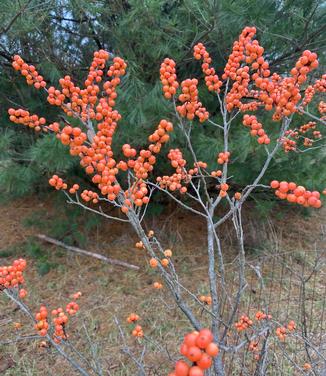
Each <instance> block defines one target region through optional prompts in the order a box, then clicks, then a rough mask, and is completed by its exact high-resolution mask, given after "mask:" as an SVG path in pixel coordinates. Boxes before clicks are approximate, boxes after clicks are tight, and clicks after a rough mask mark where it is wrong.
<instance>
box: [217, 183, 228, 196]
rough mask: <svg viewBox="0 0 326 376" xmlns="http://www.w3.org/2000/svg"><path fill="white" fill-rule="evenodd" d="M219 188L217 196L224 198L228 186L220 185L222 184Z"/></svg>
mask: <svg viewBox="0 0 326 376" xmlns="http://www.w3.org/2000/svg"><path fill="white" fill-rule="evenodd" d="M219 188H220V193H219V195H220V196H221V197H225V196H226V195H227V191H228V190H229V185H228V184H226V183H222V184H220V186H219Z"/></svg>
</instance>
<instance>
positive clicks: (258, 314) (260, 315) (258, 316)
mask: <svg viewBox="0 0 326 376" xmlns="http://www.w3.org/2000/svg"><path fill="white" fill-rule="evenodd" d="M255 318H256V320H258V321H261V320H270V319H271V318H272V315H268V314H266V313H264V312H262V311H257V312H256V314H255Z"/></svg>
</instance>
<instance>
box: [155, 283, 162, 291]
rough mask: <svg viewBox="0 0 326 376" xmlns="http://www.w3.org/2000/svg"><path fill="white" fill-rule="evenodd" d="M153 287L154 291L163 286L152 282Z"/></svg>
mask: <svg viewBox="0 0 326 376" xmlns="http://www.w3.org/2000/svg"><path fill="white" fill-rule="evenodd" d="M153 287H154V289H157V290H160V289H162V288H163V285H162V283H160V282H154V283H153Z"/></svg>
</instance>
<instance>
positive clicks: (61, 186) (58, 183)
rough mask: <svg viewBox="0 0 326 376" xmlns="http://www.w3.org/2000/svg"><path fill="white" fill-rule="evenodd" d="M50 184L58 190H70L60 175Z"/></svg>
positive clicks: (51, 180)
mask: <svg viewBox="0 0 326 376" xmlns="http://www.w3.org/2000/svg"><path fill="white" fill-rule="evenodd" d="M49 184H50V185H51V186H52V187H54V188H55V189H57V190H60V189H63V190H66V189H67V188H68V185H67V184H66V183H65V182H64V181H63V180H62V179H61V178H59V176H58V175H53V176H52V178H51V179H50V180H49Z"/></svg>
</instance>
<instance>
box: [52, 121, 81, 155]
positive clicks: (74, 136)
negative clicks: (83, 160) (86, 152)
mask: <svg viewBox="0 0 326 376" xmlns="http://www.w3.org/2000/svg"><path fill="white" fill-rule="evenodd" d="M57 138H58V139H59V140H60V141H61V142H62V144H63V145H69V146H70V154H71V155H79V154H80V153H81V152H82V150H83V148H82V147H81V146H82V145H83V144H84V142H85V141H86V140H87V136H86V133H84V132H82V130H81V129H80V128H78V127H74V128H72V127H71V126H70V125H68V126H66V127H64V128H63V129H62V131H61V132H60V133H58V134H57Z"/></svg>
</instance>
